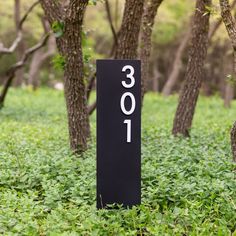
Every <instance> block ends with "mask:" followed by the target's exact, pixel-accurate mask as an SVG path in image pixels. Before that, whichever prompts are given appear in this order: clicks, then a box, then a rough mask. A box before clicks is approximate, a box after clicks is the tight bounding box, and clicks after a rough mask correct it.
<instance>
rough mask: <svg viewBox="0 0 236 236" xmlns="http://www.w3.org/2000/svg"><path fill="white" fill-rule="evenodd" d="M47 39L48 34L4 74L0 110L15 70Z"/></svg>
mask: <svg viewBox="0 0 236 236" xmlns="http://www.w3.org/2000/svg"><path fill="white" fill-rule="evenodd" d="M48 38H49V33H48V34H46V35H45V36H43V38H42V39H41V41H40V42H39V43H37V44H36V45H34V46H33V47H31V48H29V49H27V50H26V51H25V53H24V55H23V56H22V58H21V60H20V61H18V62H17V63H15V64H14V65H12V66H11V67H10V68H9V69H8V70H7V72H6V78H7V79H6V82H5V85H4V87H3V90H2V92H1V95H0V108H2V107H3V104H4V101H5V97H6V95H7V92H8V89H9V88H10V86H11V84H12V81H13V79H14V77H15V73H16V71H17V70H19V69H20V68H22V67H23V66H24V65H25V63H26V61H27V60H28V58H29V57H30V56H31V55H32V54H33V53H34V52H36V51H37V50H39V49H40V48H42V47H43V46H44V45H45V44H46V43H47V40H48Z"/></svg>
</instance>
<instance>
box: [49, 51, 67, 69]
mask: <svg viewBox="0 0 236 236" xmlns="http://www.w3.org/2000/svg"><path fill="white" fill-rule="evenodd" d="M52 64H53V67H54V68H55V69H56V70H63V69H64V67H65V64H66V62H65V58H64V57H63V56H62V55H60V54H57V55H55V56H54V57H53V59H52Z"/></svg>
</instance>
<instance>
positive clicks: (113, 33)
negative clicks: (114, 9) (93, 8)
mask: <svg viewBox="0 0 236 236" xmlns="http://www.w3.org/2000/svg"><path fill="white" fill-rule="evenodd" d="M105 7H106V12H107V19H108V22H109V25H110V28H111V31H112V35H113V38H114V42H115V45H116V46H117V44H118V37H117V33H116V30H115V27H114V25H113V22H112V16H111V8H110V4H109V0H105Z"/></svg>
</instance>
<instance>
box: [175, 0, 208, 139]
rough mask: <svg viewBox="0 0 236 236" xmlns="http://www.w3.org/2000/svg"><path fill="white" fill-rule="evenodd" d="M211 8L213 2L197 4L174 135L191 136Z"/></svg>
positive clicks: (198, 1)
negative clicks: (190, 131)
mask: <svg viewBox="0 0 236 236" xmlns="http://www.w3.org/2000/svg"><path fill="white" fill-rule="evenodd" d="M210 6H211V0H197V2H196V10H195V14H194V18H193V26H192V33H191V34H192V35H191V46H190V51H189V60H188V65H187V71H186V74H185V81H184V85H183V89H182V91H181V94H180V100H179V104H178V107H177V111H176V114H175V118H174V124H173V130H172V133H173V134H174V135H177V134H182V135H183V136H189V129H190V128H191V125H192V120H193V116H194V111H195V107H196V103H197V99H198V95H199V90H200V87H201V83H202V72H203V66H204V62H205V59H206V56H207V47H208V31H209V18H210V11H209V7H210Z"/></svg>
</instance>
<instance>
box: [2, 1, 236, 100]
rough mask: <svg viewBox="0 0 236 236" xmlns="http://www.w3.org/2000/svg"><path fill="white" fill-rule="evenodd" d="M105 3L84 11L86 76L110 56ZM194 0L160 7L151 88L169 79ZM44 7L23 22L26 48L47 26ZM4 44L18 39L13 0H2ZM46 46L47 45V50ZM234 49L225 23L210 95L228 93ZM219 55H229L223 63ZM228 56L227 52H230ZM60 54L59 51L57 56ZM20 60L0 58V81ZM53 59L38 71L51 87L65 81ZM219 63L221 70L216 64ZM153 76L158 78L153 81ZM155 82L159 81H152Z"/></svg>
mask: <svg viewBox="0 0 236 236" xmlns="http://www.w3.org/2000/svg"><path fill="white" fill-rule="evenodd" d="M33 2H34V1H33V0H22V1H21V15H23V14H24V13H25V12H26V10H27V9H28V8H29V7H30V6H31V5H32V3H33ZM104 5H105V4H104V1H103V0H100V1H97V0H92V1H90V4H89V6H88V8H87V11H86V16H85V19H84V29H83V34H84V37H83V49H84V61H85V64H86V67H85V70H86V71H85V72H86V78H87V77H90V76H91V74H93V73H94V71H95V60H96V59H99V58H109V55H110V51H111V48H112V45H113V36H112V33H111V30H110V27H109V22H108V20H107V13H106V10H105V6H104ZM194 5H195V1H189V0H181V1H179V0H164V1H163V4H162V5H161V6H160V9H159V11H158V15H157V17H156V24H155V25H154V29H153V40H152V43H153V48H152V54H151V58H150V81H149V83H148V85H149V89H150V90H158V91H159V92H161V91H162V89H163V87H164V85H165V83H166V81H167V78H168V76H169V74H170V72H171V69H172V67H173V60H174V55H175V53H176V51H177V49H178V47H179V45H180V43H181V42H182V40H183V37H184V36H185V34H186V32H187V31H188V28H189V25H190V19H191V16H192V15H193V13H194ZM110 6H111V13H112V18H113V24H114V27H115V29H116V31H117V32H118V31H119V28H120V25H121V21H122V15H123V9H124V0H114V1H110ZM211 13H212V17H211V24H212V25H213V24H214V22H215V21H217V20H218V19H219V17H220V9H219V5H218V1H217V0H214V1H213V7H212V8H211ZM42 15H43V11H42V9H41V7H40V5H38V6H36V7H35V9H34V10H33V12H32V13H31V14H30V15H29V17H28V19H27V21H26V22H25V24H24V27H23V30H24V36H23V37H24V44H25V47H26V48H28V47H30V46H32V45H33V44H35V43H36V42H38V40H39V39H40V37H41V36H42V34H43V32H44V29H43V26H42V22H41V17H42ZM0 16H1V21H0V42H3V43H4V45H5V46H7V47H8V46H10V45H11V43H12V42H13V41H14V39H15V37H16V29H15V24H14V0H8V1H4V0H0ZM44 50H46V49H44ZM187 53H188V50H185V52H184V55H183V66H182V68H181V73H180V76H179V77H180V78H179V82H178V83H177V84H176V86H175V88H174V91H173V92H177V91H178V90H179V89H180V87H181V82H182V80H183V77H184V72H185V68H186V63H187V55H188V54H187ZM231 54H232V49H231V47H230V44H229V40H228V36H227V33H226V31H225V28H224V26H223V24H222V25H221V27H220V28H219V29H218V30H217V32H216V34H215V35H214V37H213V39H212V42H211V44H210V47H209V55H208V60H207V63H206V65H205V75H204V76H205V79H204V84H203V93H204V94H205V95H211V94H215V93H220V95H221V96H222V97H223V96H224V90H225V86H226V77H227V75H229V74H232V71H231V69H230V68H229V66H225V65H227V64H231V63H232V58H231ZM220 55H222V56H225V58H226V59H225V60H228V61H225V62H224V63H223V65H222V59H221V57H220ZM227 55H228V56H227ZM56 56H57V53H56V52H55V57H56ZM15 61H16V55H15V54H14V53H13V54H11V55H3V56H1V57H0V65H1V66H0V83H3V80H4V79H3V78H2V77H3V74H4V72H5V71H6V70H7V69H8V68H9V66H10V65H12V64H13V63H14V62H15ZM52 61H55V60H53V57H50V58H48V59H47V60H46V61H45V62H44V63H43V65H42V68H41V69H40V72H39V78H38V80H39V84H40V85H47V86H48V85H49V86H51V85H52V84H54V83H55V82H58V81H62V77H63V76H62V73H63V71H62V70H55V66H53V63H52ZM216 67H217V68H216ZM29 69H30V61H29V63H28V65H27V66H26V68H25V70H24V72H25V74H24V81H23V84H26V85H27V84H29V82H28V79H29V75H28V73H29ZM155 79H158V82H157V83H155ZM154 84H156V85H154Z"/></svg>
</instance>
